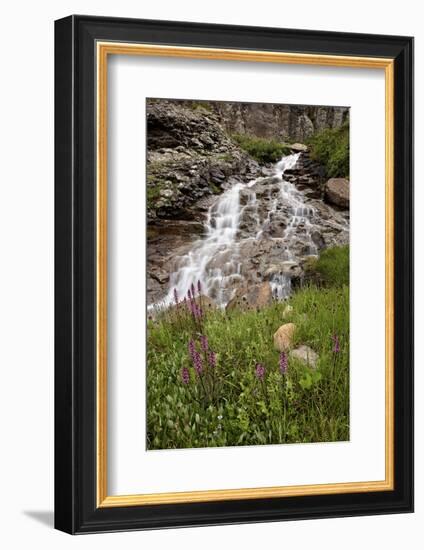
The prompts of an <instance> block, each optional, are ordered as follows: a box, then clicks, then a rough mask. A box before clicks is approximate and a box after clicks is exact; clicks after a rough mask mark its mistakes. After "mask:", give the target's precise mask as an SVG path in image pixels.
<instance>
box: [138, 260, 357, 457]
mask: <svg viewBox="0 0 424 550" xmlns="http://www.w3.org/2000/svg"><path fill="white" fill-rule="evenodd" d="M340 254H343V255H344V254H345V252H340V251H339V252H337V253H335V254H334V255H333V256H332V255H331V254H330V253H328V254H327V258H324V260H323V263H322V264H321V268H322V269H323V272H326V273H331V276H329V279H328V282H329V281H330V280H331V281H332V282H333V283H334V284H332V285H331V286H327V287H323V288H318V287H316V286H313V285H312V286H308V287H306V288H303V289H301V290H299V291H298V292H296V293H295V294H294V295H293V296H292V297H291V298H290V300H289V302H285V303H278V302H275V303H273V304H272V305H270V306H269V307H267V308H264V309H261V310H259V311H249V312H247V313H244V312H240V311H234V312H231V313H229V314H226V313H225V312H222V311H217V310H208V311H207V313H206V314H205V315H204V318H203V320H202V321H197V322H195V321H193V319H192V317H191V315H190V314H189V313H188V312H187V310H186V308H185V307H183V306H181V307H179V308H173V309H171V310H168V312H167V313H165V314H163V315H162V317H161V318H159V319H158V320H156V321H154V322H153V321H149V326H148V346H147V362H148V368H147V387H148V399H147V433H148V448H149V449H174V448H191V447H212V446H233V445H261V444H277V443H311V442H324V441H345V440H348V439H349V288H348V286H347V285H346V284H345V281H346V276H347V273H348V269H346V262H344V264H343V265H344V268H343V269H340V270H339V269H338V268H336V267H335V264H336V263H338V259H339V256H340ZM330 264H333V267H332V269H330V268H329V266H330ZM323 266H326V267H323ZM342 271H343V273H342ZM288 303H289V304H290V305H291V306H292V307H293V310H292V311H291V312H290V313H289V314H288V315H286V316H285V317H284V316H283V312H284V309H285V308H286V306H287V304H288ZM287 322H293V323H295V324H296V326H297V329H296V332H295V336H294V339H295V340H294V344H295V345H300V344H304V345H308V346H310V347H311V348H312V349H314V350H315V351H316V352H317V353H318V355H319V360H318V364H317V369H316V370H312V369H310V368H309V367H307V366H305V365H303V364H302V363H300V362H297V361H296V360H293V359H289V362H288V371H287V374H285V375H282V374H281V373H280V370H279V353H278V351H276V350H275V349H274V346H273V334H274V332H275V331H276V330H277V329H278V327H279V326H280V325H281V324H283V323H287ZM200 334H203V335H207V338H208V343H209V349H210V350H213V351H214V352H215V353H216V357H217V361H216V366H215V368H212V367H210V366H208V367H206V365H207V357H206V356H205V355H202V354H201V357H202V362H203V366H204V370H203V372H202V374H201V376H198V375H197V374H196V372H195V370H194V368H193V366H192V361H191V359H190V357H189V353H188V342H189V340H190V339H195V340H196V341H198V340H199V335H200ZM334 334H336V335H337V336H338V338H339V340H340V352H339V353H334V352H333V340H332V337H333V335H334ZM197 346H199V345H198V344H197ZM197 349H198V351H199V353H201V351H200V347H198V348H197ZM258 362H259V363H261V364H263V365H264V366H265V369H266V371H265V378H264V381H263V382H261V380H259V379H258V378H257V377H256V374H255V365H256V363H258ZM183 368H187V369H188V372H189V376H190V381H189V383H188V384H184V383H183V381H182V377H181V370H182V369H183Z"/></svg>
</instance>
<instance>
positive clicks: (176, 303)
mask: <svg viewBox="0 0 424 550" xmlns="http://www.w3.org/2000/svg"><path fill="white" fill-rule="evenodd" d="M174 301H175V305H176V306H177V305H178V292H177V289H176V288H174Z"/></svg>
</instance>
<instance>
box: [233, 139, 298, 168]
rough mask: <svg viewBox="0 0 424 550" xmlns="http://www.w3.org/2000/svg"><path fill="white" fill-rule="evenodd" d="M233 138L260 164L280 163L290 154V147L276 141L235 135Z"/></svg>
mask: <svg viewBox="0 0 424 550" xmlns="http://www.w3.org/2000/svg"><path fill="white" fill-rule="evenodd" d="M231 137H232V138H233V140H234V141H235V142H236V143H238V145H239V146H240V147H241V148H242V149H244V150H245V151H246V152H247V153H249V155H250V156H251V157H253V158H254V159H255V160H257V161H258V162H259V163H260V164H266V163H268V162H273V163H274V162H278V161H279V160H280V159H281V157H283V156H285V155H289V154H290V149H289V147H288V146H287V145H285V144H284V143H281V142H279V141H276V140H275V139H265V138H259V137H254V136H249V135H248V134H233V135H232V136H231Z"/></svg>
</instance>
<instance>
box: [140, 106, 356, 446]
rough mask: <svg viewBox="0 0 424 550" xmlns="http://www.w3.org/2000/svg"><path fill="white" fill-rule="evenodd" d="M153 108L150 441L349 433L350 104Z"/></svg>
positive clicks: (242, 440)
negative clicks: (342, 105) (345, 105)
mask: <svg viewBox="0 0 424 550" xmlns="http://www.w3.org/2000/svg"><path fill="white" fill-rule="evenodd" d="M146 119H147V124H146V132H147V151H146V182H145V185H146V208H147V365H146V381H147V390H146V399H147V405H146V406H147V437H146V448H147V450H164V449H190V448H208V447H232V446H247V445H280V444H289V443H297V444H300V443H324V442H336V441H348V440H349V186H350V181H349V122H350V112H349V108H348V107H341V106H315V105H287V104H270V103H266V104H265V103H262V104H261V103H238V102H224V101H222V102H221V101H207V100H201V99H199V100H173V99H157V98H149V99H147V100H146ZM142 184H144V182H142Z"/></svg>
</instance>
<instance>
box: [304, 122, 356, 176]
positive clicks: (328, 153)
mask: <svg viewBox="0 0 424 550" xmlns="http://www.w3.org/2000/svg"><path fill="white" fill-rule="evenodd" d="M307 144H308V146H309V148H310V152H311V158H312V159H313V160H315V161H317V162H319V163H321V164H322V165H323V166H324V168H325V172H326V174H325V175H326V176H327V177H328V178H346V177H349V124H348V123H347V122H346V123H344V124H343V125H342V126H340V127H339V128H328V129H326V130H323V131H321V132H318V133H317V134H315V135H314V136H312V137H311V138H309V140H308V142H307Z"/></svg>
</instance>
